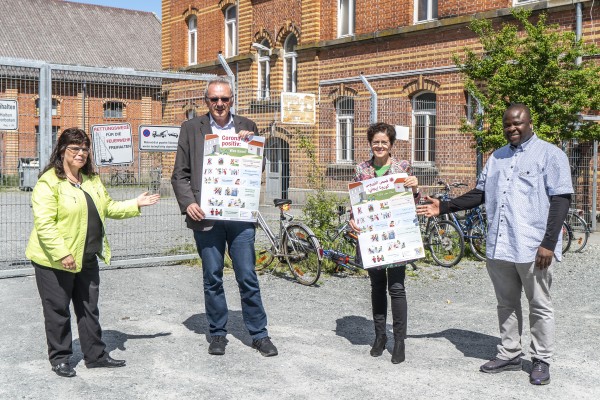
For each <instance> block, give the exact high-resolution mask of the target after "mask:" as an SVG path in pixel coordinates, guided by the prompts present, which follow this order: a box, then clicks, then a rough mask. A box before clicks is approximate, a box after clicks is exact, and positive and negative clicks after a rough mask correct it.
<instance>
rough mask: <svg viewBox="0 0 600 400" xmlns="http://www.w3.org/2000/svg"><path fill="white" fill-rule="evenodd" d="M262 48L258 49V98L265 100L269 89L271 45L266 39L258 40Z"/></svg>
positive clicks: (268, 94)
mask: <svg viewBox="0 0 600 400" xmlns="http://www.w3.org/2000/svg"><path fill="white" fill-rule="evenodd" d="M260 44H261V46H262V47H263V48H262V49H258V98H259V100H266V99H268V98H269V96H270V91H271V57H270V53H271V45H270V44H269V41H268V40H267V39H264V40H263V41H262V42H260Z"/></svg>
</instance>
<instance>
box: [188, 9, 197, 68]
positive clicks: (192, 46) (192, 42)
mask: <svg viewBox="0 0 600 400" xmlns="http://www.w3.org/2000/svg"><path fill="white" fill-rule="evenodd" d="M188 46H189V47H188V65H194V64H196V63H198V19H197V18H196V16H195V15H192V16H191V17H190V18H189V19H188Z"/></svg>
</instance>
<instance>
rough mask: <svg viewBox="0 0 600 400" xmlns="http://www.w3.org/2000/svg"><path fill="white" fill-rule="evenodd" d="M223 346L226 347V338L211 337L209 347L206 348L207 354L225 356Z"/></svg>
mask: <svg viewBox="0 0 600 400" xmlns="http://www.w3.org/2000/svg"><path fill="white" fill-rule="evenodd" d="M225 346H227V338H225V336H222V335H219V336H212V337H211V338H210V346H208V354H212V355H213V356H222V355H224V354H225Z"/></svg>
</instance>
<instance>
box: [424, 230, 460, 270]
mask: <svg viewBox="0 0 600 400" xmlns="http://www.w3.org/2000/svg"><path fill="white" fill-rule="evenodd" d="M427 238H428V247H429V251H430V252H431V257H432V258H433V260H434V261H435V262H436V263H437V264H438V265H440V266H442V267H452V266H453V265H456V264H458V262H459V261H460V260H461V259H462V258H463V255H464V254H465V239H464V237H463V235H462V233H461V231H460V229H459V228H458V227H457V226H456V224H455V223H454V222H451V221H439V220H437V221H436V220H431V221H430V222H429V231H428V234H427Z"/></svg>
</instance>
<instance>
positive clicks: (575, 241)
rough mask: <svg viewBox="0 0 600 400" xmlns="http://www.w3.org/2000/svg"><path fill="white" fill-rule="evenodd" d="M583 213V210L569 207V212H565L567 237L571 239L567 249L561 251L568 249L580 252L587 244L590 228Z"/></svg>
mask: <svg viewBox="0 0 600 400" xmlns="http://www.w3.org/2000/svg"><path fill="white" fill-rule="evenodd" d="M583 214H584V211H583V210H578V209H575V208H569V213H568V214H567V218H566V220H565V222H566V223H567V225H568V227H569V238H570V239H571V243H570V246H569V247H568V248H567V250H563V253H564V252H565V251H568V250H571V251H573V252H575V253H580V252H582V251H583V249H584V248H585V246H586V245H587V241H588V238H589V237H590V233H591V231H592V230H591V227H590V224H589V223H587V222H586V220H585V218H583ZM563 240H564V239H563ZM571 246H573V248H571ZM563 248H564V247H563Z"/></svg>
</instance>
